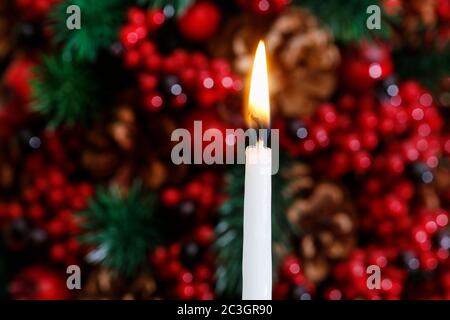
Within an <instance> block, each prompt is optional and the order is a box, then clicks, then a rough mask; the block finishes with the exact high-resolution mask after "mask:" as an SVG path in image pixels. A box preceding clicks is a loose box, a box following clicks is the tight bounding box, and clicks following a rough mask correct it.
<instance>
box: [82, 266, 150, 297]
mask: <svg viewBox="0 0 450 320" xmlns="http://www.w3.org/2000/svg"><path fill="white" fill-rule="evenodd" d="M81 292H82V293H81V294H80V296H79V297H78V298H79V299H81V300H150V299H157V297H156V296H155V292H156V283H155V280H154V279H153V277H152V276H151V275H149V274H148V273H141V274H139V275H137V276H136V277H135V278H133V279H130V280H126V279H123V278H122V277H120V276H119V275H117V274H116V273H114V272H113V271H111V270H108V269H105V268H98V269H96V270H94V271H92V272H91V273H90V275H89V278H88V280H87V282H86V284H85V285H84V288H83V289H82V291H81Z"/></svg>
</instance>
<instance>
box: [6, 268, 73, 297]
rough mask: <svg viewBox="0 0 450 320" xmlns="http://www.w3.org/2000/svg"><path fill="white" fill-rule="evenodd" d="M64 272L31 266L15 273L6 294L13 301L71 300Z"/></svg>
mask: <svg viewBox="0 0 450 320" xmlns="http://www.w3.org/2000/svg"><path fill="white" fill-rule="evenodd" d="M65 275H66V274H65V271H60V272H58V271H57V270H54V269H51V268H49V267H46V266H40V265H32V266H28V267H25V268H24V269H22V270H20V271H19V272H18V273H16V274H15V275H14V277H13V279H12V280H11V282H10V283H9V286H8V293H9V294H10V295H11V297H12V298H13V299H15V300H66V299H70V298H71V294H70V291H69V289H68V288H67V284H66V279H65Z"/></svg>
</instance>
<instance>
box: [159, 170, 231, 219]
mask: <svg viewBox="0 0 450 320" xmlns="http://www.w3.org/2000/svg"><path fill="white" fill-rule="evenodd" d="M221 186H222V179H221V176H220V175H217V174H214V173H212V172H203V173H201V174H200V175H198V176H197V177H195V178H194V179H191V180H190V181H189V182H187V183H186V185H185V186H183V187H182V188H177V187H175V186H172V187H166V188H165V189H164V190H162V192H161V195H160V198H161V203H162V204H163V205H164V207H166V208H167V209H176V211H178V212H179V213H180V214H181V215H182V216H189V215H190V214H191V213H192V214H193V213H194V212H195V220H196V221H197V222H199V221H200V222H204V221H208V219H210V218H211V217H210V215H211V212H213V211H214V210H215V209H216V208H217V207H218V206H219V205H220V204H221V203H222V202H223V200H224V199H223V194H222V193H221V192H220V190H221Z"/></svg>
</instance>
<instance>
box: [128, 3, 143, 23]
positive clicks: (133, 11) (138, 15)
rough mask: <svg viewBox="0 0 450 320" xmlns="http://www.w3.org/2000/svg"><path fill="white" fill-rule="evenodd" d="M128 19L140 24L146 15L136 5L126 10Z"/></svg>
mask: <svg viewBox="0 0 450 320" xmlns="http://www.w3.org/2000/svg"><path fill="white" fill-rule="evenodd" d="M127 17H128V21H129V22H131V24H134V25H142V24H144V23H145V20H146V17H145V13H144V11H142V10H141V9H140V8H138V7H132V8H130V9H128V12H127Z"/></svg>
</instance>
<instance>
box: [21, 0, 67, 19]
mask: <svg viewBox="0 0 450 320" xmlns="http://www.w3.org/2000/svg"><path fill="white" fill-rule="evenodd" d="M60 1H61V0H15V5H16V7H17V8H18V9H19V11H20V13H21V15H22V17H24V18H25V19H27V20H38V19H42V18H44V17H45V16H46V15H47V13H48V12H49V11H50V9H51V8H52V7H53V6H54V5H56V4H57V3H58V2H60Z"/></svg>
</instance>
